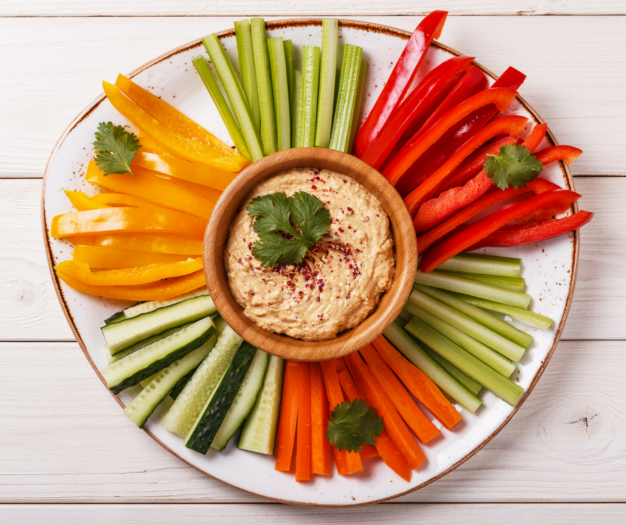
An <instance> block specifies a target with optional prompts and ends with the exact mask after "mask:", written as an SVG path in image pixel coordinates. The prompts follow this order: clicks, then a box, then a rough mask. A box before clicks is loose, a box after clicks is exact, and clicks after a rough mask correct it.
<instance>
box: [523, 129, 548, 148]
mask: <svg viewBox="0 0 626 525" xmlns="http://www.w3.org/2000/svg"><path fill="white" fill-rule="evenodd" d="M546 131H548V125H547V124H538V125H537V126H535V127H534V128H533V130H532V131H531V132H530V134H529V135H528V137H526V139H524V146H526V147H527V148H528V149H529V150H530V151H531V152H533V151H535V150H536V149H537V148H538V147H539V144H541V141H542V140H543V138H544V137H545V136H546Z"/></svg>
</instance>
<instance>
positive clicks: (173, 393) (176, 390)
mask: <svg viewBox="0 0 626 525" xmlns="http://www.w3.org/2000/svg"><path fill="white" fill-rule="evenodd" d="M197 369H198V367H196V368H194V369H193V370H192V371H191V372H189V373H188V374H187V375H186V376H185V377H183V378H182V379H181V380H180V381H179V382H178V383H176V386H175V387H174V388H172V391H171V392H170V397H171V398H172V399H174V400H176V398H177V397H178V396H179V395H180V393H181V392H182V391H183V388H185V385H186V384H187V383H189V381H191V378H192V377H193V375H194V373H195V372H196V370H197Z"/></svg>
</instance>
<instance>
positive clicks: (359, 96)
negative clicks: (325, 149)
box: [348, 60, 370, 153]
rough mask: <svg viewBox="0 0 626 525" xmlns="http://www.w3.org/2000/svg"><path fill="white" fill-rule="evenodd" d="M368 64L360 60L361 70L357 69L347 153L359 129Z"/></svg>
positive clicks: (350, 149)
mask: <svg viewBox="0 0 626 525" xmlns="http://www.w3.org/2000/svg"><path fill="white" fill-rule="evenodd" d="M369 68H370V65H369V64H368V63H367V62H366V61H365V60H363V61H362V62H361V70H360V71H359V85H358V86H357V89H356V100H355V102H354V111H353V112H352V123H351V124H350V140H349V141H348V153H352V147H353V146H354V137H356V132H357V131H358V130H359V125H360V124H361V114H362V113H363V100H364V99H365V88H366V86H367V72H368V71H369Z"/></svg>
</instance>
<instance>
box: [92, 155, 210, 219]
mask: <svg viewBox="0 0 626 525" xmlns="http://www.w3.org/2000/svg"><path fill="white" fill-rule="evenodd" d="M85 179H86V180H87V182H88V183H89V184H95V185H97V186H101V187H103V188H107V189H109V190H113V191H117V192H120V193H126V194H129V195H133V196H135V197H139V198H143V199H145V200H148V201H150V202H154V203H155V204H158V205H161V206H165V207H167V208H172V209H174V210H178V211H182V212H185V213H188V214H190V215H194V216H196V217H202V218H203V219H207V220H208V219H209V218H210V217H211V212H212V211H213V208H214V202H211V201H209V200H208V199H205V198H204V197H201V196H200V195H197V194H195V193H193V192H191V191H189V190H187V189H186V188H183V187H181V186H179V185H177V184H172V183H171V182H169V181H166V180H165V179H162V178H160V177H157V176H156V175H153V174H152V172H150V171H149V170H146V169H144V168H136V169H135V176H133V175H132V174H131V173H112V174H111V175H105V174H104V173H103V172H102V171H100V168H98V165H97V164H96V163H95V161H93V160H92V161H91V162H90V163H89V166H88V167H87V173H86V174H85Z"/></svg>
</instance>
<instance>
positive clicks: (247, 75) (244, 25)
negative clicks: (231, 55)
mask: <svg viewBox="0 0 626 525" xmlns="http://www.w3.org/2000/svg"><path fill="white" fill-rule="evenodd" d="M234 24H235V38H236V39H237V55H238V58H239V70H240V71H241V84H242V87H243V90H244V92H245V94H246V100H247V101H248V105H249V106H250V113H251V115H252V121H253V123H254V128H255V129H256V132H257V134H258V135H259V136H260V135H261V109H260V107H259V92H258V91H257V83H256V68H255V67H254V51H253V49H252V33H251V32H250V22H249V21H248V20H238V21H236V22H235V23H234Z"/></svg>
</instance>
